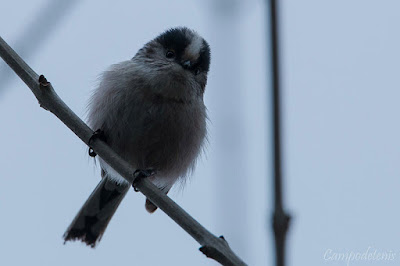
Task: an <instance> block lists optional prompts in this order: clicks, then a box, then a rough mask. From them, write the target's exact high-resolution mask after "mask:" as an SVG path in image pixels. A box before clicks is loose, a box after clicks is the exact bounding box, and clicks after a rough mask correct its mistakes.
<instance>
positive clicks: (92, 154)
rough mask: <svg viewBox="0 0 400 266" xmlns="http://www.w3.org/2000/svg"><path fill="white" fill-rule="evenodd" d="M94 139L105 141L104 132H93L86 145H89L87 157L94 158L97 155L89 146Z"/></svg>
mask: <svg viewBox="0 0 400 266" xmlns="http://www.w3.org/2000/svg"><path fill="white" fill-rule="evenodd" d="M94 139H101V140H103V141H105V140H106V137H105V135H104V131H103V130H101V129H98V130H96V131H95V132H93V134H92V136H91V137H90V139H89V141H88V143H89V156H90V157H96V155H97V153H96V152H95V151H94V150H93V148H92V147H91V146H90V145H91V143H92V142H93V140H94Z"/></svg>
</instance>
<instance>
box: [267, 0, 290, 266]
mask: <svg viewBox="0 0 400 266" xmlns="http://www.w3.org/2000/svg"><path fill="white" fill-rule="evenodd" d="M277 2H278V1H275V0H269V12H270V13H269V14H270V15H269V18H270V42H271V69H272V116H273V118H272V121H273V126H272V130H273V143H272V148H273V160H274V164H273V166H274V186H273V188H274V191H273V192H274V213H273V218H272V226H273V230H274V234H275V250H276V265H277V266H284V265H285V240H286V233H287V230H288V227H289V220H290V217H289V215H288V214H286V213H285V210H284V206H283V195H282V193H283V192H282V179H283V178H282V160H281V159H282V154H281V106H280V103H281V98H280V72H279V70H280V69H279V67H280V65H279V23H278V22H279V17H278V14H279V13H278V7H277Z"/></svg>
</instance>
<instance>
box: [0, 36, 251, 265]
mask: <svg viewBox="0 0 400 266" xmlns="http://www.w3.org/2000/svg"><path fill="white" fill-rule="evenodd" d="M0 56H1V57H2V58H3V59H4V61H5V62H6V63H7V64H8V65H9V66H10V67H11V68H12V69H13V70H14V72H15V73H16V74H17V75H18V76H19V77H20V78H21V79H22V80H23V81H24V82H25V84H26V85H28V87H29V88H30V89H31V91H32V92H33V94H35V96H36V98H37V100H38V101H39V104H40V106H41V107H43V108H44V109H46V110H48V111H50V112H52V113H53V114H54V115H56V116H57V117H58V118H59V119H60V120H61V121H62V122H63V123H64V124H65V125H66V126H67V127H68V128H69V129H71V130H72V131H73V132H74V133H75V134H76V135H77V136H78V137H79V138H80V139H81V140H82V141H83V142H85V143H86V144H89V140H90V138H91V136H92V135H93V131H92V130H91V129H90V128H89V127H88V126H87V125H86V124H85V123H84V122H83V121H82V120H81V119H80V118H79V117H78V116H77V115H76V114H75V113H74V112H72V110H71V109H70V108H69V107H68V106H67V105H66V104H65V103H64V102H63V101H62V100H61V99H60V97H58V95H57V94H56V92H55V91H54V89H53V86H52V85H51V83H50V82H48V81H47V80H46V78H45V77H44V76H43V75H41V76H40V77H39V75H38V74H36V73H35V71H33V70H32V69H31V68H30V67H29V66H28V65H27V64H26V63H25V62H24V61H23V60H22V59H21V58H20V57H19V55H18V54H17V53H15V51H14V50H13V49H11V47H10V46H8V44H7V43H6V42H5V41H4V40H3V39H2V38H1V37H0ZM90 147H91V148H92V149H93V150H94V151H95V152H96V153H97V154H99V155H100V156H101V158H102V159H103V160H105V161H106V162H107V163H108V164H109V165H110V166H112V168H114V169H115V170H116V171H117V172H118V173H119V174H121V176H123V177H124V178H125V179H126V180H127V181H128V182H129V183H130V184H132V183H133V182H134V181H135V187H136V188H137V189H139V190H140V191H141V192H142V193H143V194H144V195H145V196H146V197H147V198H148V199H149V200H151V202H153V203H154V204H155V205H157V206H158V207H159V208H160V209H161V210H163V211H164V212H165V213H166V214H167V215H168V216H169V217H171V218H172V219H173V220H174V221H175V222H176V223H177V224H179V226H181V227H182V228H183V229H184V230H185V231H186V232H187V233H188V234H190V235H191V236H192V237H193V238H194V239H195V240H196V241H197V242H198V243H199V244H200V245H202V247H201V248H200V251H201V252H203V253H204V254H205V255H206V256H207V257H209V258H212V259H214V260H216V261H218V262H219V263H221V264H222V265H246V264H245V263H244V262H243V261H242V260H241V259H240V258H239V257H238V256H237V255H236V254H235V253H234V252H233V251H232V250H231V249H230V247H229V245H228V243H227V242H226V241H225V239H224V238H223V237H220V238H218V237H216V236H214V235H213V234H211V233H210V232H209V231H208V230H207V229H205V228H204V227H203V226H202V225H201V224H200V223H198V222H197V221H196V220H195V219H193V218H192V217H191V216H190V215H189V214H188V213H187V212H185V211H184V210H183V209H182V208H181V207H179V205H177V204H176V203H175V202H174V201H173V200H171V199H170V198H169V197H168V196H167V195H165V194H164V193H162V192H161V191H160V190H159V189H158V188H157V187H156V186H154V185H153V184H152V183H151V182H150V181H149V180H147V179H142V178H140V179H137V180H135V176H134V172H135V170H136V169H133V168H132V167H131V166H130V165H129V164H128V163H127V162H125V161H124V160H123V159H122V158H121V157H120V156H119V155H118V154H116V153H115V152H114V151H113V150H112V149H111V148H110V147H109V146H108V145H107V144H106V143H105V142H103V141H102V140H101V138H95V139H92V141H91V142H90Z"/></svg>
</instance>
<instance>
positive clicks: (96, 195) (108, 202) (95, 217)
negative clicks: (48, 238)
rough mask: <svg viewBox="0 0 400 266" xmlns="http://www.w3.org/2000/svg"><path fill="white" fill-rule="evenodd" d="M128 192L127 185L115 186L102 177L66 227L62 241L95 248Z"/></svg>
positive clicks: (105, 177)
mask: <svg viewBox="0 0 400 266" xmlns="http://www.w3.org/2000/svg"><path fill="white" fill-rule="evenodd" d="M128 190H129V185H127V184H117V183H115V182H114V181H112V180H110V179H109V178H107V176H106V175H105V176H103V178H102V180H101V182H100V183H99V184H98V185H97V187H96V188H95V190H94V191H93V192H92V194H91V195H90V197H89V198H88V199H87V201H86V202H85V204H84V205H83V207H82V208H81V210H80V211H79V213H78V214H77V215H76V217H75V219H74V220H73V221H72V223H71V225H70V226H69V227H68V229H67V231H66V232H65V234H64V240H65V241H69V240H80V241H82V242H84V243H86V244H87V245H88V246H91V247H95V246H96V244H97V243H98V242H99V241H100V239H101V237H102V235H103V234H104V231H105V230H106V228H107V225H108V223H109V222H110V220H111V217H112V216H113V215H114V213H115V211H116V210H117V208H118V206H119V204H120V203H121V201H122V199H123V198H124V196H125V195H126V193H127V192H128Z"/></svg>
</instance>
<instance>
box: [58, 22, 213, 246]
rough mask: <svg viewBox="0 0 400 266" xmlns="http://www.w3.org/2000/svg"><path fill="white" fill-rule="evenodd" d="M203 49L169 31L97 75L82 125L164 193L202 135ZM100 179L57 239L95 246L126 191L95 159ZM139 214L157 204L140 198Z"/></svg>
mask: <svg viewBox="0 0 400 266" xmlns="http://www.w3.org/2000/svg"><path fill="white" fill-rule="evenodd" d="M209 66H210V48H209V45H208V44H207V42H206V41H205V40H204V39H203V38H202V37H200V36H199V35H198V34H197V33H196V32H195V31H193V30H190V29H188V28H185V27H182V28H174V29H170V30H167V31H166V32H164V33H162V34H161V35H159V36H158V37H156V38H155V39H154V40H152V41H150V42H148V43H147V44H146V45H144V47H143V48H141V49H140V50H139V51H138V52H137V54H136V55H135V56H134V57H133V58H132V59H131V60H128V61H123V62H121V63H119V64H115V65H112V66H111V67H110V68H109V69H108V70H107V71H105V72H104V73H103V75H102V76H101V81H100V84H99V86H98V88H97V89H96V90H95V91H94V94H93V96H92V98H91V100H90V102H89V116H88V117H89V119H88V123H89V125H90V127H91V128H92V129H93V130H99V131H98V132H101V133H102V135H103V137H104V139H105V141H106V142H107V143H108V144H109V145H110V147H111V148H112V149H113V150H114V151H115V152H117V153H118V154H119V155H120V156H121V157H122V158H123V159H124V160H126V161H127V162H128V163H130V164H131V165H132V166H133V167H134V168H135V169H143V170H147V169H152V170H154V173H155V174H154V175H152V176H150V177H148V178H149V179H150V180H151V181H152V182H153V183H154V184H155V185H156V186H157V187H158V188H159V189H160V190H162V191H163V192H164V193H168V191H169V190H170V189H171V187H172V186H173V184H174V183H175V182H176V181H177V180H179V179H180V178H184V177H185V176H186V175H187V174H188V173H189V172H190V170H191V169H193V167H194V165H195V161H196V158H197V157H198V155H199V153H200V151H201V149H202V145H203V142H204V139H205V137H206V117H207V114H206V107H205V106H204V102H203V95H204V90H205V86H206V83H207V73H208V70H209ZM98 160H99V162H100V166H101V176H102V180H101V181H100V183H99V184H98V185H97V187H96V188H95V190H94V191H93V192H92V194H91V195H90V197H89V199H88V200H87V201H86V203H85V204H84V206H83V207H82V209H81V210H80V211H79V213H78V214H77V216H76V217H75V219H74V221H73V222H72V224H71V225H70V226H69V228H68V229H67V231H66V233H65V234H64V239H65V241H68V240H81V241H82V242H85V243H86V244H87V245H90V246H91V247H94V246H95V245H96V244H97V243H98V241H99V240H100V239H101V237H102V235H103V233H104V231H105V229H106V227H107V225H108V223H109V221H110V219H111V217H112V216H113V214H114V213H115V211H116V209H117V207H118V206H119V204H120V202H121V201H122V199H123V198H124V196H125V195H126V193H127V191H128V190H129V183H128V182H127V181H125V179H124V178H123V177H121V176H120V175H119V174H118V173H117V172H116V171H115V170H114V169H113V168H112V167H110V166H109V165H108V164H107V163H106V162H105V161H104V160H102V159H101V158H98ZM145 207H146V210H147V211H148V212H150V213H153V212H154V211H155V210H156V209H157V206H155V205H154V204H153V203H152V202H151V201H149V200H148V199H146V204H145Z"/></svg>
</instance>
